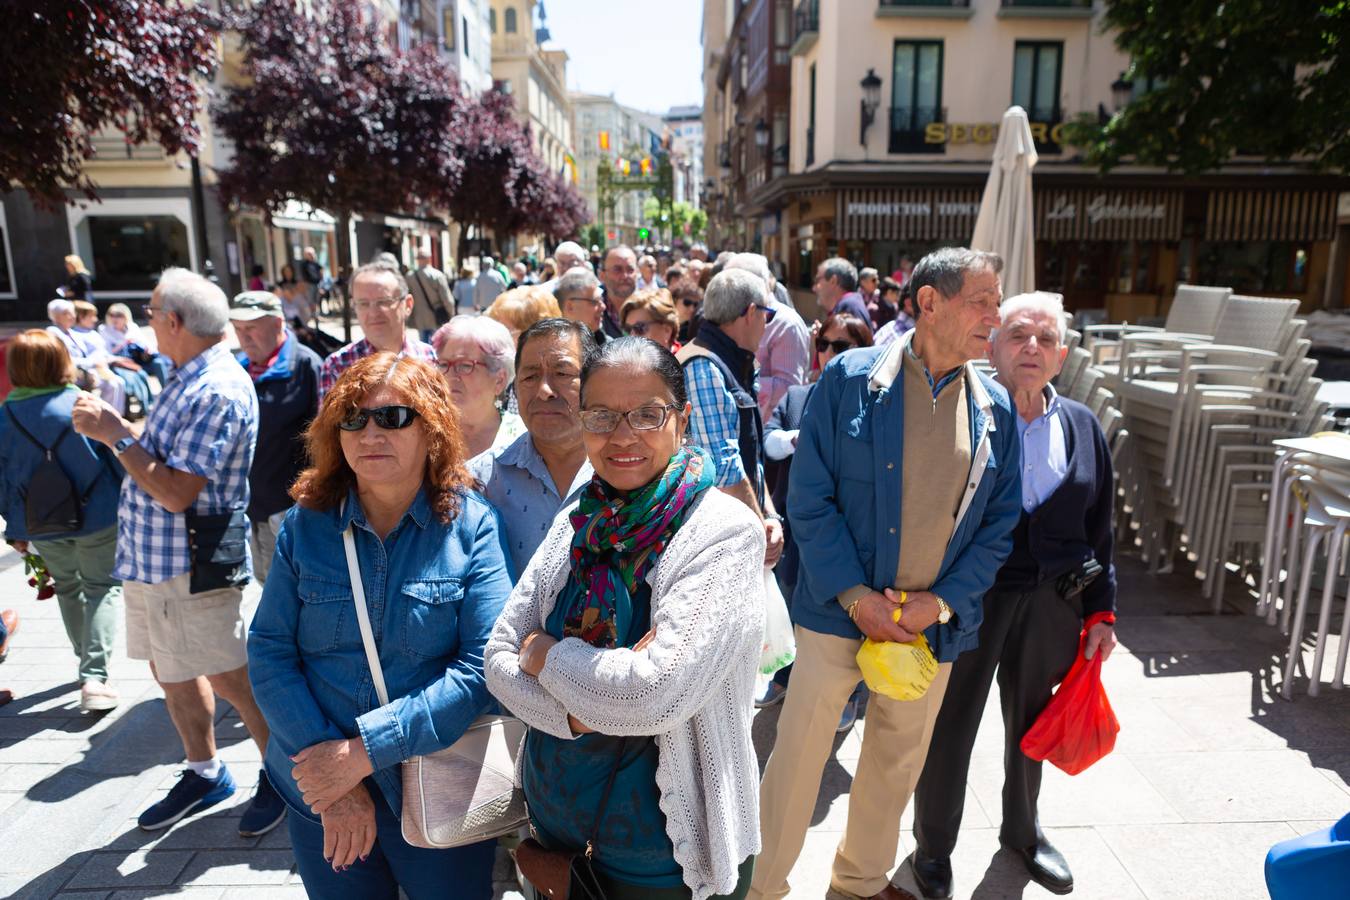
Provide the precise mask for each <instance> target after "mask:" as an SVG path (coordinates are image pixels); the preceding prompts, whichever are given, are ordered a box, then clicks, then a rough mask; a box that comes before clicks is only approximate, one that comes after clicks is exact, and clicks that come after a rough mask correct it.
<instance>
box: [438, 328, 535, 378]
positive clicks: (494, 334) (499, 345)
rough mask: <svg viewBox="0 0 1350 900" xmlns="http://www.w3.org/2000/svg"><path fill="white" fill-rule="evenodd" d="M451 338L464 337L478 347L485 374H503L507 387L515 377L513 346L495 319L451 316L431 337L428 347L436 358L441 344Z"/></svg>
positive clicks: (514, 347)
mask: <svg viewBox="0 0 1350 900" xmlns="http://www.w3.org/2000/svg"><path fill="white" fill-rule="evenodd" d="M452 337H464V338H468V339H469V340H471V341H473V342H474V343H475V344H477V345H478V349H479V350H480V351H482V353H483V362H484V363H485V364H486V365H487V368H488V371H489V372H492V373H493V374H496V373H497V372H505V373H506V382H507V384H510V383H511V381H512V379H514V378H515V377H516V342H515V341H513V340H511V332H510V331H508V330H507V329H506V326H505V325H503V324H502V323H501V322H498V321H497V320H496V319H489V318H488V317H487V316H455V317H454V318H453V319H451V320H450V321H449V322H446V323H445V324H444V325H442V326H441V327H440V328H438V329H436V333H435V334H433V335H432V336H431V346H432V347H433V348H434V349H435V351H436V352H437V353H438V354H439V353H440V352H441V348H442V347H444V346H445V342H446V341H448V340H449V339H450V338H452Z"/></svg>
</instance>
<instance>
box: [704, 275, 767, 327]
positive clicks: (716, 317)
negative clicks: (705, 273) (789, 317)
mask: <svg viewBox="0 0 1350 900" xmlns="http://www.w3.org/2000/svg"><path fill="white" fill-rule="evenodd" d="M763 302H764V279H763V278H761V277H760V276H758V275H756V274H754V273H753V272H748V271H746V270H745V269H727V268H724V269H723V270H722V271H721V272H718V273H717V274H716V275H714V276H713V280H712V281H710V282H708V289H707V290H706V291H704V292H703V318H704V319H706V320H708V321H709V322H712V323H713V324H714V325H725V324H727V323H728V322H734V321H736V320H737V319H738V318H740V317H741V316H743V315H745V311H746V310H747V309H749V308H750V307H751V306H756V305H762V304H763Z"/></svg>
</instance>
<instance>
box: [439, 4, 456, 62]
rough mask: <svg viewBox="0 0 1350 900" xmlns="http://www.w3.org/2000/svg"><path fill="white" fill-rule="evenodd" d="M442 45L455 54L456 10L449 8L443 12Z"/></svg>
mask: <svg viewBox="0 0 1350 900" xmlns="http://www.w3.org/2000/svg"><path fill="white" fill-rule="evenodd" d="M441 44H442V46H443V47H445V49H446V50H448V51H450V52H451V53H454V52H455V8H454V7H453V6H447V7H446V8H445V9H443V10H441Z"/></svg>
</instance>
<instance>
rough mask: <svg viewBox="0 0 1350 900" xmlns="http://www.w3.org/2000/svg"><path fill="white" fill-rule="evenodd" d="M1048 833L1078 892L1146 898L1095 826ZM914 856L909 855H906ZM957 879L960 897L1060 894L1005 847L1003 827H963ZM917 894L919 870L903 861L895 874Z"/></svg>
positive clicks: (1094, 897)
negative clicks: (1001, 842)
mask: <svg viewBox="0 0 1350 900" xmlns="http://www.w3.org/2000/svg"><path fill="white" fill-rule="evenodd" d="M1046 836H1047V837H1048V838H1050V841H1051V843H1053V844H1054V845H1055V846H1056V847H1058V848H1059V850H1060V852H1062V853H1063V854H1064V858H1065V859H1067V860H1068V862H1069V868H1070V869H1071V870H1072V871H1073V879H1074V890H1073V896H1074V897H1077V898H1089V900H1144V894H1143V893H1142V892H1141V891H1140V890H1139V886H1138V885H1137V884H1135V882H1134V879H1133V878H1131V877H1130V875H1129V873H1128V872H1126V871H1125V868H1124V867H1123V866H1122V865H1121V864H1120V861H1119V860H1118V859H1116V857H1115V854H1114V853H1112V852H1111V849H1110V848H1109V847H1107V845H1106V842H1105V841H1104V840H1102V837H1101V835H1100V834H1098V833H1097V832H1096V831H1095V830H1094V829H1092V828H1047V829H1046ZM906 859H908V857H906ZM952 880H953V882H954V887H955V888H956V890H955V894H956V896H958V897H969V898H971V900H1007V898H1014V897H1016V898H1023V900H1033V898H1048V897H1054V896H1055V895H1054V894H1052V893H1050V892H1049V891H1047V890H1045V889H1044V888H1042V887H1041V886H1040V885H1038V884H1036V883H1035V882H1033V881H1032V880H1031V876H1030V875H1028V874H1027V870H1026V866H1025V865H1023V863H1022V860H1021V858H1020V857H1018V856H1017V855H1016V854H1014V853H1012V852H1011V851H1009V850H1005V849H1003V848H1002V847H1001V846H1000V845H999V842H998V829H996V828H972V829H966V828H964V827H963V828H962V829H961V840H960V841H959V842H958V843H957V845H956V852H955V853H954V854H952ZM891 882H892V883H893V884H896V885H899V886H900V887H902V888H904V889H905V890H907V891H910V892H911V893H913V894H914V895H915V896H916V897H920V896H922V894H920V892H919V887H918V885H917V884H916V883H915V881H914V872H913V870H912V869H910V867H909V865H908V864H907V863H906V862H905V861H902V862H901V864H900V868H899V870H898V871H897V872H896V873H895V876H894V877H893V878H892V879H891Z"/></svg>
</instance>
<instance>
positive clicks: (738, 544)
mask: <svg viewBox="0 0 1350 900" xmlns="http://www.w3.org/2000/svg"><path fill="white" fill-rule="evenodd" d="M566 512H567V511H564V513H562V514H560V515H559V516H558V518H557V519H556V520H555V521H554V523H553V527H552V528H551V529H550V530H549V533H548V536H547V537H546V538H545V539H544V543H543V544H542V545H540V547H539V550H538V551H537V552H536V553H535V554H534V558H533V559H531V560H530V564H529V565H528V566H527V567H526V569H525V573H524V575H522V576H521V578H520V582H519V583H518V584H517V585H516V588H515V590H514V591H512V593H511V598H510V599H509V600H508V601H507V603H506V608H505V609H504V610H503V611H502V615H501V618H500V619H498V620H497V626H496V628H494V629H493V631H492V638H491V639H490V640H489V641H488V645H487V651H486V656H485V661H484V666H485V669H486V671H487V682H488V688H489V689H490V690H491V691H492V693H493V694H494V695H496V697H497V699H499V700H500V701H501V702H502V703H503V704H504V705H505V706H506V707H507V708H508V709H509V710H510V711H511V712H512V713H514V714H515V715H517V716H519V717H520V718H521V719H523V720H524V721H525V723H526V724H527V725H529V726H530V727H531V728H537V729H539V730H540V731H544V732H547V733H548V734H551V735H553V736H554V737H558V738H562V739H564V740H571V739H572V738H573V734H572V730H571V728H570V727H568V724H567V714H568V713H569V712H570V713H571V714H572V715H573V716H575V717H576V718H577V719H579V720H580V721H581V722H583V723H584V724H585V725H586V726H587V727H589V728H592V729H594V730H595V731H597V732H600V733H601V734H608V735H630V734H631V735H654V736H655V737H656V743H657V747H658V749H659V750H660V754H659V755H660V761H659V763H658V764H657V768H656V785H657V787H658V789H659V790H660V792H661V811H662V812H664V813H665V815H666V833H667V834H668V835H669V836H670V841H671V844H672V845H673V846H674V848H675V861H676V862H678V863H679V864H680V867H681V869H683V872H684V881H685V884H687V885H688V886H689V888H690V890H691V891H692V892H693V895H694V900H704V898H706V897H709V896H712V895H713V894H725V893H730V892H731V891H732V890H733V889H734V888H735V887H736V880H737V867H738V866H739V865H740V864H741V863H742V862H743V861H744V860H745V859H746V858H747V857H749V856H752V855H754V854H757V853H759V848H760V845H759V765H758V762H757V760H756V757H755V751H754V746H753V745H752V744H751V741H750V720H751V716H752V715H753V712H754V710H753V702H754V684H755V673H756V670H757V669H758V664H759V654H760V648H761V645H762V642H763V632H764V581H763V573H764V568H763V559H764V529H763V526H761V525H760V523H759V521H758V519H757V518H756V517H755V515H754V514H753V513H752V512H750V510H749V509H748V508H747V507H746V506H745V504H743V503H741V502H740V501H739V500H736V499H734V498H732V497H729V496H728V495H726V494H724V493H722V492H721V491H719V490H717V489H715V488H713V489H710V490H707V491H705V492H704V493H703V496H702V497H700V498H699V499H698V500H696V501H695V503H694V506H693V507H692V508H691V510H690V512H689V515H688V516H687V517H686V519H685V521H684V524H683V525H681V526H680V529H679V530H678V531H677V532H676V533H675V536H674V537H673V538H671V541H670V546H668V547H667V548H666V550H665V552H664V553H662V554H661V557H660V559H659V560H658V561H657V564H656V567H655V568H654V569H653V571H652V572H650V573H649V574H648V578H647V580H648V583H650V584H651V586H652V627H653V628H654V629H655V631H656V635H655V638H654V640H653V641H652V642H651V644H649V645H648V646H647V647H646V649H644V650H642V651H641V652H634V651H632V650H629V649H626V648H621V649H615V650H598V649H596V648H595V647H592V646H591V645H589V644H587V643H585V642H584V641H581V640H579V639H577V638H567V639H565V640H562V641H560V642H558V643H557V644H556V645H555V646H554V647H553V648H552V649H550V650H549V652H548V658H547V661H546V663H545V665H544V670H543V672H541V673H540V676H539V678H538V680H536V679H534V678H533V677H531V676H529V675H527V674H525V673H524V672H522V671H521V670H520V656H519V653H518V651H519V648H520V643H521V641H522V640H523V639H524V638H525V636H526V635H528V634H529V633H530V632H531V631H533V630H535V629H536V628H541V627H543V623H544V622H545V621H547V619H548V616H549V613H550V612H551V611H552V610H553V606H554V603H555V602H556V600H557V598H558V594H559V592H560V591H561V590H562V589H563V586H564V584H565V582H566V579H567V577H568V574H569V572H570V565H569V549H570V545H571V540H572V535H573V529H572V525H571V522H569V521H568V517H567V515H566ZM597 852H598V853H599V854H600V855H601V856H603V855H604V848H603V847H601V848H599V849H598V851H597Z"/></svg>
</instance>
